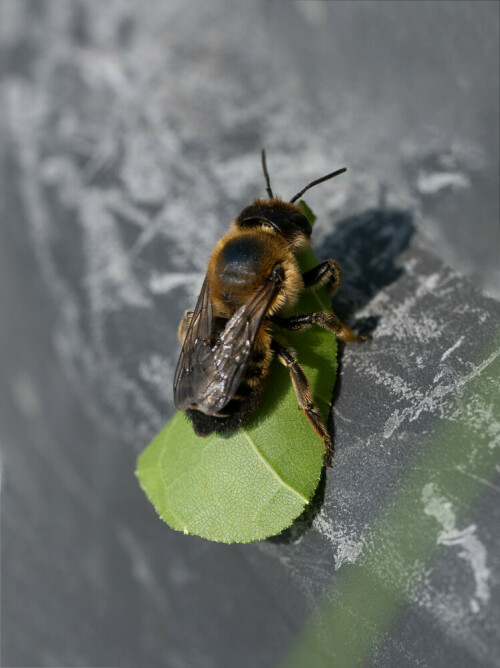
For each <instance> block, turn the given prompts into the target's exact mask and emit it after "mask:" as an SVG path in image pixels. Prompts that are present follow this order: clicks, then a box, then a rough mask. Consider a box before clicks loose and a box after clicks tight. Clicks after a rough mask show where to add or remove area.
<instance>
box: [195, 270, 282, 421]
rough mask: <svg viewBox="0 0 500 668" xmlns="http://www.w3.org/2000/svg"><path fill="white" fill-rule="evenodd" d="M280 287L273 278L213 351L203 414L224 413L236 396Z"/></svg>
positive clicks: (235, 317) (231, 323)
mask: <svg viewBox="0 0 500 668" xmlns="http://www.w3.org/2000/svg"><path fill="white" fill-rule="evenodd" d="M273 275H274V274H273ZM280 285H281V281H280V280H278V279H277V278H271V277H270V278H269V279H268V280H267V281H266V282H265V284H264V285H263V286H262V287H261V288H259V289H258V290H256V291H255V292H254V293H253V295H252V296H251V297H250V299H248V301H247V302H245V304H243V306H241V307H240V308H239V309H238V310H237V311H236V312H235V313H234V314H233V315H232V317H231V318H230V319H229V320H228V322H227V324H226V326H225V328H224V331H223V332H222V333H221V334H220V336H219V338H218V340H217V343H216V344H215V346H214V347H213V349H212V356H213V367H212V369H213V371H212V377H211V379H210V382H209V383H207V385H206V387H205V388H204V390H203V391H202V392H200V395H199V396H198V400H197V401H196V404H197V406H198V408H199V410H201V411H202V412H204V413H207V414H209V415H216V414H217V413H220V412H221V410H222V409H223V408H224V407H225V406H226V405H227V404H228V403H229V402H230V401H231V399H232V398H233V397H234V395H235V394H236V391H237V389H238V385H239V384H240V382H241V379H242V378H243V376H244V374H245V372H246V370H247V368H248V363H249V360H250V354H251V352H252V348H253V346H254V343H255V338H256V336H257V333H258V331H259V329H260V327H261V325H262V320H263V319H264V317H265V315H266V313H267V310H268V308H269V305H270V304H271V302H272V300H273V298H274V296H275V295H276V294H277V292H278V291H279V289H280Z"/></svg>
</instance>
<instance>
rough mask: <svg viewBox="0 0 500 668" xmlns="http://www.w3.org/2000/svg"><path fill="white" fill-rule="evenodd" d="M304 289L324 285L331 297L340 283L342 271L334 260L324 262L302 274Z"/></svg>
mask: <svg viewBox="0 0 500 668" xmlns="http://www.w3.org/2000/svg"><path fill="white" fill-rule="evenodd" d="M302 280H303V281H304V287H306V288H319V287H320V286H321V285H326V286H327V288H328V291H329V293H330V294H331V295H334V294H335V292H336V291H337V290H338V288H339V286H340V284H341V283H342V269H341V268H340V264H339V263H338V262H335V260H324V261H323V262H320V263H319V264H318V265H317V266H316V267H314V268H313V269H309V271H306V272H304V273H303V274H302Z"/></svg>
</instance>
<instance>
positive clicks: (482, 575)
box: [422, 483, 491, 613]
mask: <svg viewBox="0 0 500 668" xmlns="http://www.w3.org/2000/svg"><path fill="white" fill-rule="evenodd" d="M422 501H423V502H424V504H425V505H424V512H425V514H426V515H430V516H432V517H434V518H435V519H436V520H437V521H438V522H439V524H441V526H442V528H443V530H442V531H441V532H440V534H439V535H438V537H437V543H438V545H448V546H450V547H451V546H454V545H460V546H461V548H462V550H461V551H460V552H459V553H458V556H459V557H460V558H462V559H464V560H465V561H466V562H467V563H468V564H469V566H470V567H471V569H472V572H473V575H474V579H475V583H476V589H475V596H474V597H473V598H472V599H471V600H470V608H471V610H472V612H473V613H478V612H479V610H480V606H481V604H483V605H486V604H487V603H488V601H489V600H490V588H489V586H488V580H489V578H490V575H491V571H490V569H489V568H488V567H487V565H486V557H487V554H486V548H485V547H484V545H483V544H482V543H481V541H480V540H479V538H478V537H477V536H476V534H475V532H476V525H475V524H470V525H469V526H468V527H466V528H465V529H461V530H459V529H457V526H456V516H455V512H454V511H453V508H452V505H451V503H450V501H448V500H447V499H446V498H445V497H443V496H439V494H438V490H437V488H436V485H434V484H433V483H428V484H427V485H426V486H425V487H424V489H423V491H422Z"/></svg>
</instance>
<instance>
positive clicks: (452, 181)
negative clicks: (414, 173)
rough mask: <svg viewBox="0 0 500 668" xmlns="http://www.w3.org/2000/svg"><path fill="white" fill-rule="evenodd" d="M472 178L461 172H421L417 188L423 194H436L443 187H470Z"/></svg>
mask: <svg viewBox="0 0 500 668" xmlns="http://www.w3.org/2000/svg"><path fill="white" fill-rule="evenodd" d="M469 186H470V180H469V179H468V178H467V177H466V176H465V175H464V174H461V173H460V172H434V173H431V172H420V173H419V175H418V178H417V190H418V191H419V192H420V193H422V195H434V194H435V193H437V192H439V191H440V190H442V189H443V188H468V187H469Z"/></svg>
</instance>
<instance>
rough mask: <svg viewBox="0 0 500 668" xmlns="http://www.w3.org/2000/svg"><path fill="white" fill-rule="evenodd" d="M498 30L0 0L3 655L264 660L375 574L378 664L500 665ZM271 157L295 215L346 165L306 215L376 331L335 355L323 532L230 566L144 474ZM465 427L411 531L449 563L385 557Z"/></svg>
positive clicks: (364, 8)
mask: <svg viewBox="0 0 500 668" xmlns="http://www.w3.org/2000/svg"><path fill="white" fill-rule="evenodd" d="M498 40H499V5H498V3H496V2H401V3H396V2H316V1H312V0H311V1H299V2H292V1H288V2H285V1H279V0H270V1H261V2H247V3H245V4H243V3H232V2H229V0H227V1H225V0H212V1H211V2H203V0H191V1H190V2H183V1H182V0H169V1H168V2H165V1H164V0H144V1H142V2H141V1H140V0H107V1H106V2H102V1H99V0H46V1H39V2H37V1H36V0H0V77H1V78H0V110H1V112H0V216H1V219H0V220H1V223H0V294H1V320H0V354H1V358H0V377H1V385H0V444H1V447H2V453H3V456H2V465H3V467H2V497H1V501H2V504H1V548H2V554H1V557H2V559H1V576H2V581H1V585H2V610H1V612H2V617H1V619H2V646H1V662H2V665H4V666H78V667H79V666H138V665H141V666H160V665H161V666H168V667H170V666H172V667H175V668H181V667H189V668H191V667H195V668H198V667H214V668H220V667H225V666H227V667H230V666H235V665H238V666H243V667H246V666H248V668H251V667H252V668H254V667H259V668H260V667H264V666H265V667H267V666H276V665H278V664H279V663H280V662H281V661H282V660H283V659H284V657H286V656H287V655H289V654H290V652H292V654H293V649H292V648H293V647H294V643H295V642H296V641H297V637H298V636H299V634H300V631H301V629H302V628H303V626H304V624H306V623H307V620H308V619H309V618H310V615H311V614H312V611H313V610H314V608H315V606H316V605H317V604H318V603H320V602H321V601H323V600H324V596H325V594H326V592H327V591H328V592H330V593H329V596H330V597H333V600H334V601H335V589H336V585H337V582H339V580H338V578H341V577H343V576H344V575H345V574H346V573H347V574H349V572H350V571H349V569H354V568H356V567H357V564H358V563H364V562H363V559H364V560H365V562H368V563H370V558H371V557H372V558H371V568H372V571H373V574H374V577H376V578H378V579H379V580H380V581H381V582H383V583H386V584H390V585H391V586H395V587H397V589H398V592H399V594H400V596H401V597H402V600H403V602H404V606H403V608H402V610H401V611H400V613H399V614H398V617H397V619H396V620H395V621H394V623H392V624H391V626H390V628H389V630H388V632H387V633H383V634H381V635H379V637H378V638H377V641H376V642H374V643H373V644H372V645H371V646H370V647H368V648H367V649H366V651H365V652H364V654H363V657H362V658H363V664H362V665H373V666H379V667H380V668H385V667H387V666H389V667H396V666H397V667H399V666H419V667H422V666H424V667H430V668H434V667H435V666H448V665H454V666H458V667H460V668H461V667H464V668H468V667H469V666H481V667H482V666H493V665H500V662H499V658H498V657H499V656H500V637H499V630H498V629H499V628H500V606H499V599H498V591H499V580H500V544H499V543H500V537H499V531H498V527H499V526H500V513H499V510H498V508H499V505H498V500H499V491H500V481H499V473H500V465H499V464H498V447H499V445H500V444H499V432H500V427H499V422H498V419H499V416H498V412H497V408H498V403H497V404H496V406H495V399H496V398H497V397H498V378H496V377H495V375H494V374H493V371H492V370H491V369H492V368H493V367H492V366H491V365H492V363H493V362H494V360H495V358H496V356H497V355H498V347H497V348H495V346H494V336H495V334H496V333H497V332H498V323H499V316H500V305H499V303H498V298H499V296H500V271H499V243H500V242H499V228H498V225H499V203H498V178H499V153H498V142H499V138H498V94H499V88H498V67H499V66H498V59H499V58H498V57H499V53H498V50H499V46H498V44H499V42H498ZM263 145H265V146H266V148H267V151H268V161H269V169H270V172H271V177H272V181H273V186H274V189H275V191H277V192H279V193H282V194H283V195H284V196H288V197H290V196H291V195H292V194H294V193H295V192H296V191H297V190H299V189H300V188H301V187H302V186H303V185H305V184H306V183H307V182H308V181H309V180H311V179H313V178H315V177H318V176H320V175H323V174H324V173H326V172H329V171H332V170H333V169H336V168H338V167H341V166H347V168H348V172H347V174H346V175H344V176H342V177H339V178H338V179H336V180H335V181H334V182H331V183H329V184H325V185H323V186H320V187H318V188H317V189H315V190H313V191H311V193H310V194H309V195H308V198H307V199H308V202H309V204H310V205H311V207H312V208H313V209H314V211H315V212H316V213H317V214H318V216H319V219H318V222H317V225H316V226H315V231H314V243H315V248H316V250H317V253H318V255H319V256H320V257H321V258H325V257H329V256H333V257H335V258H336V259H337V260H339V261H340V263H341V264H342V265H343V267H344V271H345V285H344V286H343V288H342V289H341V291H340V292H339V294H338V297H337V298H336V302H335V306H336V309H337V310H338V312H339V313H340V314H342V316H343V317H345V318H347V319H348V320H349V321H350V322H351V323H354V322H356V321H357V322H359V323H360V324H361V325H362V326H365V327H371V328H374V332H373V335H374V341H373V343H372V344H369V345H366V346H364V347H363V348H362V349H360V348H357V349H345V351H344V353H343V356H342V372H341V379H340V381H341V382H340V383H339V386H338V391H337V396H336V401H335V407H334V421H335V433H336V443H337V454H336V458H335V463H334V467H333V468H332V469H331V470H329V471H328V472H327V474H326V479H325V481H324V489H323V495H324V498H323V503H322V505H320V506H319V507H318V509H317V514H316V515H315V517H314V518H313V519H312V522H309V523H306V524H305V525H304V526H302V525H300V524H299V525H298V527H296V528H295V529H294V530H293V531H291V532H289V533H288V534H287V535H286V536H285V537H283V538H282V539H280V540H274V541H266V542H263V543H258V544H253V545H248V546H239V545H233V546H226V545H218V544H213V543H209V542H207V541H204V540H202V539H198V538H196V537H187V536H184V535H181V534H178V533H175V532H173V531H171V530H170V529H169V528H168V527H167V526H166V525H163V524H162V523H161V522H160V521H159V520H158V519H157V517H156V514H155V512H154V510H153V508H152V507H151V506H150V505H149V503H148V502H147V500H146V499H145V497H144V495H143V494H142V492H141V491H140V489H139V488H138V485H137V483H136V480H135V478H134V468H135V458H136V455H137V454H138V453H139V452H140V451H141V450H142V449H143V448H144V447H145V446H146V444H147V443H148V442H149V440H150V439H151V438H152V437H153V436H154V434H155V433H156V432H157V431H158V429H159V428H160V427H161V426H162V425H163V424H164V422H165V421H166V420H167V418H168V417H169V416H170V415H171V414H172V412H173V404H172V397H171V383H172V376H173V369H174V366H175V362H176V356H177V354H178V347H177V340H176V327H177V322H178V320H179V318H180V316H181V314H182V312H183V311H184V309H185V308H187V307H189V306H191V305H192V304H193V300H194V299H195V296H196V293H197V291H198V290H199V287H200V283H201V280H202V277H203V273H204V269H205V264H206V261H207V258H208V254H209V252H210V250H211V248H212V246H213V244H214V242H215V241H216V240H217V238H218V237H219V236H220V235H221V234H222V233H223V231H224V230H225V229H226V228H227V226H228V223H229V222H230V220H231V219H232V218H233V217H234V216H235V215H236V214H237V213H238V212H239V210H240V209H241V208H242V207H243V206H244V205H246V204H247V203H248V202H249V201H250V200H251V199H252V198H253V197H254V196H257V195H263V194H264V187H263V186H264V184H263V178H262V174H261V171H260V164H259V150H260V148H261V147H262V146H263ZM477 378H479V379H480V380H481V381H482V383H483V387H484V388H486V390H485V394H486V396H482V397H481V401H475V402H474V401H468V402H467V403H466V404H464V403H463V402H462V403H461V399H462V398H463V396H464V394H463V393H464V392H467V387H468V386H469V384H470V383H471V382H472V381H473V380H474V379H477ZM495 395H496V396H495ZM469 398H470V397H469ZM450 425H451V426H453V427H457V426H458V427H459V428H461V426H462V425H463V428H464V429H466V428H467V429H469V430H472V434H473V436H472V438H471V443H470V460H469V465H470V471H471V472H472V473H470V472H469V466H468V467H467V468H459V469H458V470H457V471H454V475H455V478H454V480H455V481H456V482H455V483H454V486H453V485H452V486H451V487H447V488H446V489H445V488H441V487H440V486H439V484H438V482H436V481H437V480H438V479H439V480H440V479H441V478H438V477H436V475H437V474H436V471H432V470H428V471H427V470H425V469H424V470H423V471H422V487H421V491H420V492H419V495H417V497H415V499H411V503H410V505H409V507H410V510H409V511H408V542H409V544H411V542H412V541H418V540H419V537H418V535H413V534H412V531H411V527H412V523H413V521H416V520H417V519H418V518H420V517H422V516H426V517H429V518H430V520H429V521H430V522H431V523H430V531H431V533H432V536H433V540H434V541H435V546H436V558H435V560H434V561H433V563H432V565H431V566H429V564H428V563H424V562H416V563H415V564H414V567H413V569H412V572H411V573H409V572H406V571H403V572H402V571H401V568H399V569H398V563H399V562H398V551H397V547H396V546H395V545H392V544H391V542H390V541H389V542H388V544H387V551H386V552H387V553H386V558H385V561H384V563H378V562H377V559H376V555H375V556H374V554H375V553H372V552H371V550H372V548H373V545H374V535H373V532H374V528H373V527H374V522H375V519H376V518H377V516H378V515H379V514H380V513H381V512H382V511H383V509H384V508H386V507H387V506H386V504H387V503H389V506H390V501H387V499H390V491H391V490H392V489H393V488H394V487H395V486H397V485H398V484H400V483H401V481H403V480H404V479H405V476H406V475H407V474H408V473H409V472H412V471H413V470H414V469H415V464H414V461H415V459H414V458H415V456H416V455H417V454H419V453H420V451H421V449H422V448H423V447H424V444H425V442H426V440H428V439H429V438H431V437H432V436H433V435H434V434H437V433H440V430H441V433H444V432H445V431H446V428H447V426H450ZM495 448H496V450H495ZM485 452H486V453H487V454H488V456H490V453H491V457H492V458H493V457H495V456H496V462H497V464H496V470H495V464H492V466H491V468H490V470H489V472H488V475H487V476H484V477H481V476H477V475H476V474H475V473H474V470H475V469H474V466H475V464H476V463H477V461H479V458H481V457H483V456H484V453H485ZM495 452H496V453H497V454H496V455H495ZM476 460H477V461H476ZM488 461H489V460H488ZM492 461H493V459H492ZM449 465H450V464H449V462H448V461H446V460H445V461H443V462H442V467H443V469H445V468H446V467H447V466H449ZM438 468H439V467H438ZM460 476H463V479H464V480H465V479H466V477H467V476H468V479H471V478H472V477H473V476H475V477H476V478H478V480H477V484H478V494H477V498H476V499H475V502H474V504H473V505H472V507H470V508H468V510H467V512H463V511H462V510H461V511H460V512H459V509H460V508H461V484H460V480H461V478H460ZM332 592H333V593H332ZM376 604H377V603H376V602H375V605H376ZM342 605H343V606H344V608H342V609H344V610H345V614H346V615H352V629H353V630H352V633H353V638H352V642H353V643H354V645H356V642H357V637H358V636H357V634H358V635H362V633H363V629H364V628H365V627H366V626H367V624H368V622H367V621H366V619H365V617H364V615H363V610H362V609H360V608H359V606H358V607H357V606H356V605H355V603H354V602H351V601H349V599H347V600H343V602H342ZM330 632H331V629H329V628H328V624H327V622H326V621H325V624H324V628H322V629H321V630H320V635H321V636H322V639H323V641H324V640H325V638H326V650H324V652H325V654H324V656H326V661H327V663H328V664H329V665H332V666H337V665H340V666H342V668H343V665H345V664H342V663H341V662H340V663H339V661H341V660H340V659H339V658H338V654H336V652H337V649H336V648H335V647H328V642H327V641H328V635H329V633H330ZM311 661H312V662H311V665H313V663H314V661H313V660H311ZM318 665H319V664H318ZM357 665H360V664H357Z"/></svg>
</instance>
